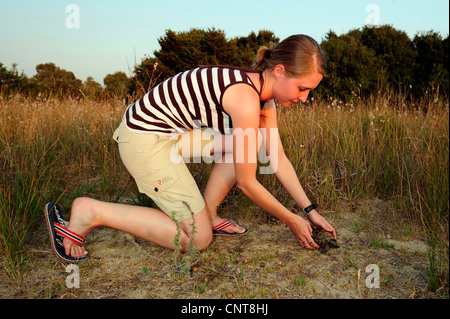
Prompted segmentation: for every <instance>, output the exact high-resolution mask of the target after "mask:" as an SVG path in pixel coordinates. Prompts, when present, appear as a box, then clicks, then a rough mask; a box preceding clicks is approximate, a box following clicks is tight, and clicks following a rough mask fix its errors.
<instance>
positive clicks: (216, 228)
mask: <svg viewBox="0 0 450 319" xmlns="http://www.w3.org/2000/svg"><path fill="white" fill-rule="evenodd" d="M231 225H233V223H232V222H230V221H229V220H227V221H224V222H223V223H220V224H219V225H217V226H215V227H213V230H224V229H225V228H227V227H230V226H231Z"/></svg>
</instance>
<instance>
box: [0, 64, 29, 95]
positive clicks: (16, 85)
mask: <svg viewBox="0 0 450 319" xmlns="http://www.w3.org/2000/svg"><path fill="white" fill-rule="evenodd" d="M26 81H27V77H26V76H25V75H24V74H23V72H22V73H21V74H19V72H18V71H17V64H13V65H12V69H11V70H8V69H7V68H6V67H4V66H3V63H1V62H0V92H3V93H11V92H18V91H20V89H21V88H22V87H23V86H24V84H25V82H26Z"/></svg>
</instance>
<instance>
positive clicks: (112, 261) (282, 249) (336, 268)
mask: <svg viewBox="0 0 450 319" xmlns="http://www.w3.org/2000/svg"><path fill="white" fill-rule="evenodd" d="M390 205H391V204H390V203H389V202H386V201H382V200H378V199H373V200H370V201H362V202H359V203H356V204H351V203H343V204H342V205H341V206H340V207H339V209H338V210H336V211H322V212H321V213H322V214H323V215H324V216H325V217H326V218H327V220H328V221H329V222H330V223H332V224H333V226H334V227H335V229H336V230H337V233H338V242H339V243H340V245H341V247H340V248H338V249H331V250H329V251H328V252H327V253H326V254H321V253H320V252H319V251H317V250H315V251H310V250H305V249H302V248H301V247H300V245H299V244H298V242H297V240H296V238H295V237H294V235H293V234H292V232H291V231H290V230H289V228H288V227H287V226H286V225H284V224H281V223H280V222H278V221H277V220H273V219H272V218H270V217H268V218H266V220H264V221H263V220H256V221H255V220H239V223H240V224H242V225H245V226H247V227H248V228H249V230H250V231H249V234H248V235H247V236H245V237H242V238H231V239H230V238H219V237H216V238H215V239H214V241H213V243H212V245H211V246H210V247H209V248H208V249H206V250H205V251H203V252H201V253H199V254H198V255H197V256H196V257H195V258H194V259H193V261H192V262H191V264H190V267H189V268H190V269H189V270H188V271H186V272H183V271H180V269H179V268H177V267H176V263H175V262H174V257H175V256H174V253H173V252H172V251H170V250H168V249H164V248H161V247H159V246H157V245H154V244H152V243H149V242H146V241H143V240H141V239H139V238H135V237H133V236H130V235H128V234H125V233H122V232H119V231H116V230H113V229H109V228H99V229H96V230H95V231H94V232H93V233H91V234H90V236H89V241H88V245H87V248H88V250H89V251H90V254H91V258H90V259H89V260H88V261H85V262H83V263H80V264H79V265H78V266H79V270H80V287H79V288H67V287H66V278H67V276H68V275H69V274H68V273H67V272H66V266H67V265H66V264H63V263H61V262H59V261H58V260H57V258H56V257H55V256H54V255H53V253H52V250H51V248H50V244H49V243H48V239H47V238H48V235H47V234H46V229H44V228H43V229H42V230H41V231H40V235H39V236H38V237H39V238H38V239H37V240H36V241H35V245H33V247H31V252H32V258H31V260H30V263H29V264H28V266H27V270H26V272H25V273H24V275H23V278H22V281H21V283H20V284H19V283H17V281H16V280H12V279H11V276H10V275H8V273H7V271H5V269H6V268H5V267H4V265H2V273H1V277H2V278H1V280H0V295H1V296H2V297H3V298H23V299H28V298H57V299H66V298H67V299H81V298H87V299H104V298H105V299H110V298H119V299H125V298H126V299H147V298H149V299H168V298H170V299H178V298H180V299H198V298H202V299H227V298H230V299H234V298H236V299H239V298H257V299H261V298H262V299H265V298H270V299H272V298H275V299H306V298H314V299H324V298H326V299H330V298H331V299H353V298H369V299H389V298H401V299H405V298H434V297H439V296H437V295H433V294H431V293H429V292H428V290H427V289H426V286H427V279H426V278H427V251H426V245H425V243H424V241H423V238H421V235H420V234H421V230H420V228H418V227H415V226H414V225H411V224H407V222H405V221H404V220H402V219H401V218H399V217H397V216H395V215H392V213H386V212H392V210H391V209H390ZM389 214H391V215H389ZM386 215H389V216H390V217H389V218H388V217H386ZM229 217H231V218H233V216H229ZM182 257H184V258H185V260H186V255H180V256H179V258H182ZM368 265H377V266H378V267H379V270H380V277H379V288H368V287H367V285H366V280H367V278H368V276H370V275H371V274H372V272H366V267H367V266H368ZM371 282H373V281H371Z"/></svg>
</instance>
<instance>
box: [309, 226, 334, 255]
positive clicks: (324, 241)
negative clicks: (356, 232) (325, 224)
mask: <svg viewBox="0 0 450 319" xmlns="http://www.w3.org/2000/svg"><path fill="white" fill-rule="evenodd" d="M312 238H313V239H314V242H315V243H316V244H317V245H319V247H320V248H319V251H320V252H321V253H322V254H324V253H326V252H327V251H328V249H330V248H339V244H338V243H337V241H336V239H335V238H334V237H333V235H332V234H331V233H330V232H327V231H326V230H324V229H322V228H316V229H314V230H313V233H312Z"/></svg>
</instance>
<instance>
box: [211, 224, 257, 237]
mask: <svg viewBox="0 0 450 319" xmlns="http://www.w3.org/2000/svg"><path fill="white" fill-rule="evenodd" d="M231 225H233V223H232V222H230V221H229V220H226V221H224V222H223V223H220V224H219V225H217V226H214V227H213V229H212V232H213V235H215V236H222V237H240V236H244V235H246V234H247V232H248V229H247V228H245V227H243V228H244V229H245V231H244V232H243V233H238V232H234V233H227V232H224V231H223V230H224V229H225V228H227V227H230V226H231ZM241 227H242V226H241Z"/></svg>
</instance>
